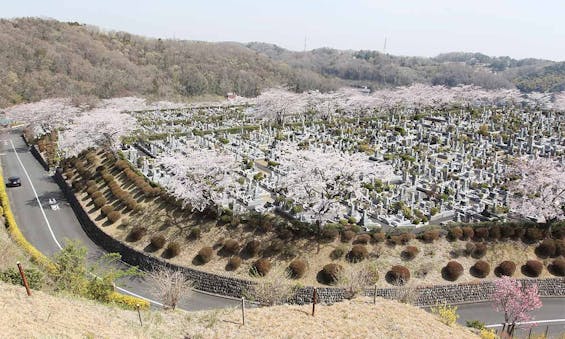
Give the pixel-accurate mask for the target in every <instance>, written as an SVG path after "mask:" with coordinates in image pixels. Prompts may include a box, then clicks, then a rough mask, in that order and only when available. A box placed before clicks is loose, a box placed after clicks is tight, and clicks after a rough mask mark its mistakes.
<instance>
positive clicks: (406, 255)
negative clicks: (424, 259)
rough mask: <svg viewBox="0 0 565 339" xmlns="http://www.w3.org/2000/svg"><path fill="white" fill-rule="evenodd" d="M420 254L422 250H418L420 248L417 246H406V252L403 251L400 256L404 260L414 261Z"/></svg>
mask: <svg viewBox="0 0 565 339" xmlns="http://www.w3.org/2000/svg"><path fill="white" fill-rule="evenodd" d="M418 253H420V250H419V249H418V247H416V246H406V248H405V249H404V251H402V253H400V256H401V257H402V259H404V260H412V259H414V258H415V257H416V255H418Z"/></svg>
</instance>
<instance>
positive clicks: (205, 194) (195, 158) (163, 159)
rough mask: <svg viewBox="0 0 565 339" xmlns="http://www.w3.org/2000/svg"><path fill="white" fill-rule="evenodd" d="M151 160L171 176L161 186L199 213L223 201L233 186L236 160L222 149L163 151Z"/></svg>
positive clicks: (236, 165)
mask: <svg viewBox="0 0 565 339" xmlns="http://www.w3.org/2000/svg"><path fill="white" fill-rule="evenodd" d="M155 161H156V163H157V164H159V165H161V166H162V167H163V168H165V170H166V171H167V172H168V173H169V174H170V175H171V178H170V180H169V181H168V182H166V183H165V184H164V185H163V186H164V187H165V188H166V189H167V190H168V191H169V192H171V194H173V196H175V197H176V198H178V199H181V200H182V201H183V203H184V206H189V207H190V208H191V209H192V210H197V211H200V212H202V211H204V210H205V209H206V208H208V207H212V206H214V205H221V204H223V203H225V202H226V199H227V195H228V193H230V192H233V189H234V187H236V186H237V182H236V174H235V173H234V172H235V171H236V170H237V169H238V168H239V166H240V163H239V162H237V161H236V160H235V157H234V156H233V155H232V154H231V153H229V152H227V151H225V150H215V149H191V150H188V151H187V152H186V154H182V153H180V152H178V153H173V154H164V155H161V156H159V157H157V159H155Z"/></svg>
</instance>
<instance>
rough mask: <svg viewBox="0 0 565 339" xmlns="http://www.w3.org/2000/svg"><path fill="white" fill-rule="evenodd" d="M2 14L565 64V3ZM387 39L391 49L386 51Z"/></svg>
mask: <svg viewBox="0 0 565 339" xmlns="http://www.w3.org/2000/svg"><path fill="white" fill-rule="evenodd" d="M1 2H2V4H1V6H0V17H2V18H15V17H46V18H53V19H57V20H61V21H78V22H80V23H86V24H91V25H95V26H99V27H100V28H102V29H104V30H108V31H127V32H130V33H133V34H138V35H144V36H148V37H154V38H175V39H182V40H204V41H238V42H252V41H260V42H268V43H274V44H277V45H279V46H281V47H284V48H287V49H291V50H296V51H301V50H304V48H305V47H306V49H307V50H311V49H314V48H319V47H331V48H337V49H353V50H360V49H364V50H367V49H370V50H378V51H381V52H382V51H383V50H384V51H386V52H387V53H390V54H393V55H408V56H435V55H438V54H440V53H445V52H454V51H462V52H481V53H484V54H487V55H491V56H510V57H513V58H543V59H550V60H555V61H565V20H564V19H563V15H565V1H564V0H537V1H534V0H512V1H510V0H488V1H485V0H473V1H468V0H467V1H459V0H396V1H394V0H383V1H378V0H325V1H324V0H284V1H269V0H262V1H259V0H238V1H235V0H232V1H228V0H224V1H220V0H137V1H134V0H112V1H110V0H89V1H82V0H73V1H66V0H17V1H8V0H2V1H1ZM385 39H386V50H385V49H384V48H385Z"/></svg>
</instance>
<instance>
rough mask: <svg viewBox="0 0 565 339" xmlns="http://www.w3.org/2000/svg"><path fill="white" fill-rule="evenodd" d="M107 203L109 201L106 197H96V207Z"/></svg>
mask: <svg viewBox="0 0 565 339" xmlns="http://www.w3.org/2000/svg"><path fill="white" fill-rule="evenodd" d="M107 203H108V201H107V200H106V198H104V197H98V198H96V199H94V206H96V208H100V207H102V206H104V205H106V204H107Z"/></svg>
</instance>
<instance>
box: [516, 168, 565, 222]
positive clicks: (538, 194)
mask: <svg viewBox="0 0 565 339" xmlns="http://www.w3.org/2000/svg"><path fill="white" fill-rule="evenodd" d="M510 174H511V175H513V176H515V177H517V179H516V180H512V181H510V182H509V185H508V187H509V194H510V196H509V198H510V201H509V205H510V208H511V209H512V210H514V211H515V212H517V213H519V214H521V215H523V216H525V217H532V216H533V217H537V218H542V219H543V222H545V223H546V224H548V225H551V223H553V222H554V221H557V220H560V219H563V218H565V211H564V208H565V168H563V165H561V164H559V163H558V162H556V161H554V160H551V159H548V158H538V159H519V160H517V161H516V163H515V164H514V167H513V168H512V169H511V170H510Z"/></svg>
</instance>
